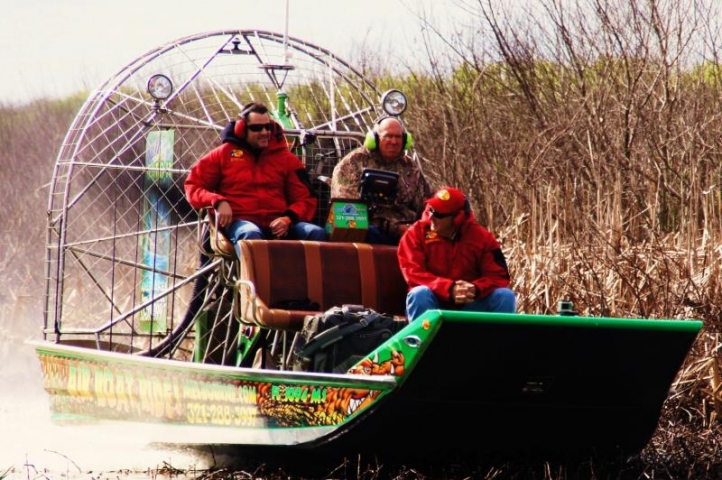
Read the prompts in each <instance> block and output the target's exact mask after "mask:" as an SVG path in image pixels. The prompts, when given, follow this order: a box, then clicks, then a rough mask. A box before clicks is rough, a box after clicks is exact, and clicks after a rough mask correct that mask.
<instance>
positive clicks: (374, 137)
mask: <svg viewBox="0 0 722 480" xmlns="http://www.w3.org/2000/svg"><path fill="white" fill-rule="evenodd" d="M387 118H395V119H396V120H398V122H399V123H401V120H399V119H398V118H397V117H394V116H391V115H386V116H383V117H381V118H379V119H378V120H376V121H375V122H374V127H376V125H378V124H380V123H381V122H383V121H384V120H386V119H387ZM401 127H402V128H403V129H404V133H402V134H401V143H402V144H403V145H404V150H411V149H412V148H414V137H412V136H411V134H410V133H409V132H407V131H406V127H404V124H403V123H401ZM364 146H365V147H366V148H368V149H369V150H376V149H377V148H379V134H378V132H376V129H375V128H372V129H371V130H369V131H368V133H367V134H366V138H365V139H364Z"/></svg>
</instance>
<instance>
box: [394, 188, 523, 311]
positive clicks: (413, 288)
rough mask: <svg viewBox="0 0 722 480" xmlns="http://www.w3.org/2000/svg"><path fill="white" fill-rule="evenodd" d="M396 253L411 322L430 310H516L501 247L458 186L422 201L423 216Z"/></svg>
mask: <svg viewBox="0 0 722 480" xmlns="http://www.w3.org/2000/svg"><path fill="white" fill-rule="evenodd" d="M398 258H399V265H400V267H401V272H402V273H403V275H404V278H405V279H406V283H408V285H409V292H408V294H407V295H406V316H407V317H408V319H409V321H413V320H414V319H416V318H418V317H419V316H420V315H421V314H423V313H424V312H425V311H426V310H431V309H445V310H470V311H478V312H501V313H516V295H515V294H514V292H513V291H512V290H511V289H510V288H509V285H510V278H509V269H508V267H507V265H506V259H505V257H504V253H503V252H502V251H501V246H500V245H499V242H498V241H497V239H496V238H495V237H494V235H493V234H492V233H491V232H489V231H488V230H487V229H486V228H484V227H482V226H481V225H480V224H479V223H478V222H477V221H476V218H475V217H474V213H473V212H472V211H471V207H470V205H469V202H468V200H467V199H466V196H465V195H464V194H463V193H462V192H461V191H460V190H458V189H456V188H452V187H444V188H441V189H440V190H438V191H437V192H436V193H435V194H434V195H433V196H432V197H431V198H430V199H429V200H427V201H426V210H425V211H424V214H423V216H422V218H421V219H420V220H418V221H416V222H415V223H414V224H413V225H412V226H411V227H410V228H409V229H408V230H407V231H406V233H404V235H403V236H402V237H401V241H400V242H399V247H398Z"/></svg>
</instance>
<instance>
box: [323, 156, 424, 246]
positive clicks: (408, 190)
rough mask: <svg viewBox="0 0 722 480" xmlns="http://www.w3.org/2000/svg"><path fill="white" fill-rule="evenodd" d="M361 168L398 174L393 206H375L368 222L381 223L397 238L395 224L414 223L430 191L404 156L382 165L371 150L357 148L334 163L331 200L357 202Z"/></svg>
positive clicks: (421, 175) (418, 170)
mask: <svg viewBox="0 0 722 480" xmlns="http://www.w3.org/2000/svg"><path fill="white" fill-rule="evenodd" d="M364 168H374V169H378V170H385V171H387V172H395V173H398V174H399V183H398V189H397V193H396V200H395V202H394V204H393V205H389V206H384V205H381V206H379V207H378V208H377V209H376V210H375V211H374V212H373V213H372V216H371V219H370V220H371V221H372V222H375V223H378V224H381V225H382V226H383V227H384V228H386V229H388V231H389V232H391V233H394V234H396V235H399V234H400V233H401V231H400V230H399V226H398V225H399V222H402V223H410V222H413V221H415V220H417V219H418V218H419V217H420V215H421V212H423V210H424V205H425V202H426V199H427V198H429V197H430V196H431V189H430V187H429V184H428V182H427V181H426V179H425V178H424V174H423V173H422V172H421V168H420V167H419V165H418V164H417V163H416V162H415V161H414V160H413V159H412V158H411V157H409V156H408V155H402V156H400V157H399V158H397V159H396V160H392V161H391V162H385V161H384V160H383V159H382V158H381V156H380V155H379V153H378V152H377V151H375V150H372V151H370V150H368V149H367V148H366V147H358V148H356V149H355V150H353V151H351V152H349V153H348V155H346V156H345V157H344V158H343V159H341V161H339V162H338V164H337V165H336V167H334V169H333V176H332V177H331V198H344V199H349V200H352V199H358V198H360V193H359V185H360V183H361V173H362V172H363V169H364Z"/></svg>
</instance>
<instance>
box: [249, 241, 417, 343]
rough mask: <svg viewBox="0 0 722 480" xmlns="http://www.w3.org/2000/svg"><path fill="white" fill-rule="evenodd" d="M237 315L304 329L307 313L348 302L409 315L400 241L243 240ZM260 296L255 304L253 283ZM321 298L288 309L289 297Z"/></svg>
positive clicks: (298, 299) (273, 325) (298, 300)
mask: <svg viewBox="0 0 722 480" xmlns="http://www.w3.org/2000/svg"><path fill="white" fill-rule="evenodd" d="M240 248H241V259H240V267H241V268H240V279H241V288H240V289H239V292H240V297H239V299H238V300H239V301H238V307H239V310H238V311H237V315H239V316H240V317H241V318H242V319H245V320H248V321H253V322H255V323H259V324H261V325H263V326H267V327H270V328H278V329H287V330H300V329H301V327H302V326H303V318H304V317H305V316H306V315H311V314H315V313H318V312H323V311H326V310H328V309H329V308H331V307H334V306H341V305H344V304H356V305H363V306H365V307H369V308H372V309H374V310H376V311H378V312H380V313H386V314H390V315H395V316H399V317H404V316H405V302H406V290H407V288H406V282H405V280H404V278H403V276H402V275H401V270H400V268H399V263H398V259H397V257H396V247H394V246H388V245H372V244H367V243H344V242H316V241H298V240H242V241H241V242H240ZM244 283H245V284H246V285H247V284H249V283H250V284H252V285H253V287H254V289H255V293H256V297H255V309H254V305H253V296H252V293H251V291H250V288H248V287H247V286H246V287H244V286H243V284H244ZM304 300H309V301H310V302H315V303H317V304H318V309H317V310H312V309H309V310H290V309H288V308H284V307H283V305H288V304H289V303H291V302H295V303H303V301H304Z"/></svg>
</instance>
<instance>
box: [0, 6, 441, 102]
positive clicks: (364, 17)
mask: <svg viewBox="0 0 722 480" xmlns="http://www.w3.org/2000/svg"><path fill="white" fill-rule="evenodd" d="M451 2H453V0H433V1H430V0H288V7H289V21H288V34H289V35H290V36H293V37H298V38H301V39H303V40H306V41H310V42H311V43H314V44H316V45H318V46H320V47H324V48H327V49H329V50H331V51H332V52H334V53H336V54H337V55H339V57H340V58H343V59H349V56H350V53H351V50H352V48H354V47H356V48H358V47H359V45H363V44H367V45H372V46H373V45H379V44H382V43H381V42H386V41H390V42H391V41H392V42H395V43H397V44H399V46H400V47H401V48H408V45H411V44H413V43H414V42H417V43H418V42H420V31H421V22H420V21H419V20H418V18H417V17H416V16H415V15H414V12H419V11H421V9H422V8H424V7H425V8H427V9H428V8H433V11H434V12H435V13H436V14H437V15H441V12H444V16H446V15H447V12H445V10H447V11H452V9H448V8H446V7H448V6H449V5H450V4H451ZM432 4H433V7H429V5H432ZM286 6H287V3H286V0H235V1H233V0H230V1H229V0H227V1H224V2H210V1H199V0H174V1H171V0H0V65H1V66H2V73H0V104H9V103H12V104H21V103H25V102H27V101H29V100H32V99H35V98H49V97H63V96H66V95H69V94H72V93H74V92H77V91H80V90H91V89H93V88H95V87H97V86H98V85H100V84H101V83H102V82H104V81H105V80H106V79H107V78H108V77H110V76H111V75H113V74H114V73H115V72H117V71H118V70H120V69H121V68H122V67H124V66H125V65H126V64H127V63H129V62H130V61H132V60H133V59H135V58H137V57H140V56H141V55H143V54H144V53H146V52H147V51H149V50H151V49H152V48H154V47H156V46H158V45H161V44H164V43H166V42H169V41H171V40H175V39H177V38H181V37H186V36H189V35H193V34H196V33H201V32H206V31H215V30H222V29H227V28H231V29H235V28H238V29H254V28H257V29H262V30H270V31H274V32H278V33H284V32H285V31H286ZM426 11H428V10H426Z"/></svg>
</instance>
